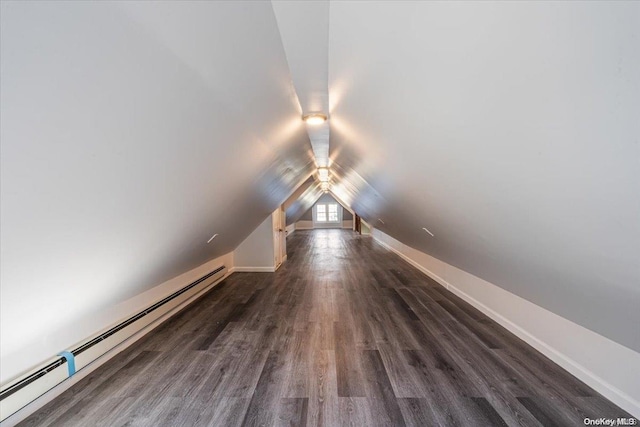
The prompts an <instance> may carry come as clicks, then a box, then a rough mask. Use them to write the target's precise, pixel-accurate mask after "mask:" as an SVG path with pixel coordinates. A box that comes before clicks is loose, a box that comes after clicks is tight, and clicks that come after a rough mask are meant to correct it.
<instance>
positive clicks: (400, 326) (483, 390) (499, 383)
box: [20, 230, 629, 427]
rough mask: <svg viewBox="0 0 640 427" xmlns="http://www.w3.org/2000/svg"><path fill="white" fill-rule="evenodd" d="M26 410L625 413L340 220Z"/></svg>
mask: <svg viewBox="0 0 640 427" xmlns="http://www.w3.org/2000/svg"><path fill="white" fill-rule="evenodd" d="M287 245H288V261H287V262H285V263H284V264H283V266H282V267H281V268H280V269H279V270H278V271H277V272H276V273H235V274H233V275H231V276H230V277H229V278H227V279H226V280H225V281H224V282H223V283H221V284H220V285H218V286H217V287H216V288H214V289H213V290H211V291H210V292H208V293H207V294H206V295H205V296H204V297H202V298H201V299H199V300H198V301H197V302H195V303H194V304H192V305H191V306H189V307H187V308H186V309H185V310H183V311H182V312H180V313H179V314H178V315H176V316H174V317H173V318H171V319H169V320H168V321H166V322H165V323H164V324H162V325H161V326H160V327H159V328H157V329H156V330H155V331H153V332H152V333H150V334H149V335H147V336H146V337H145V338H143V339H142V340H141V341H139V342H138V343H136V344H134V345H133V346H132V347H130V348H129V349H127V350H126V351H124V352H123V353H121V354H120V355H119V356H117V357H116V358H115V359H113V360H111V361H109V362H108V363H107V364H105V365H104V366H102V367H101V368H99V369H98V370H96V371H95V372H93V373H92V374H91V375H89V376H88V377H87V378H85V379H83V380H82V381H81V382H79V383H78V384H77V385H75V386H74V387H73V388H71V389H70V390H68V391H67V392H65V393H64V394H62V395H61V396H59V397H58V398H57V399H55V400H54V401H52V402H51V403H49V404H48V405H46V406H45V407H43V408H42V409H41V410H39V411H38V412H36V413H35V414H33V415H32V416H31V417H29V418H28V419H26V420H25V421H24V422H23V423H21V424H20V425H21V426H61V425H64V426H86V425H91V426H110V427H112V426H216V427H218V426H241V425H242V426H244V425H247V426H257V425H264V426H285V425H286V426H303V425H310V426H342V425H345V426H346V425H352V426H378V425H381V426H403V425H407V426H474V427H475V426H519V425H521V426H579V425H583V419H584V418H585V417H592V418H599V417H614V418H616V417H628V416H629V414H627V413H626V412H624V411H623V410H621V409H620V408H618V407H616V406H615V405H613V404H612V403H610V402H609V401H607V400H606V399H605V398H603V397H602V396H600V395H599V394H598V393H596V392H595V391H594V390H592V389H590V388H589V387H587V386H586V385H585V384H583V383H582V382H580V381H579V380H577V379H576V378H574V377H572V376H571V375H570V374H568V373H567V372H565V371H564V370H563V369H561V368H560V367H558V366H557V365H555V364H553V363H552V362H551V361H549V360H548V359H547V358H545V357H544V356H543V355H541V354H540V353H538V352H537V351H535V350H534V349H533V348H531V347H530V346H528V345H527V344H525V343H524V342H522V341H521V340H519V339H518V338H516V337H515V336H513V335H512V334H510V333H509V332H507V331H506V330H505V329H503V328H502V327H500V326H499V325H498V324H496V323H495V322H493V321H491V320H490V319H489V318H487V317H486V316H485V315H483V314H482V313H481V312H479V311H477V310H475V309H474V308H473V307H471V306H470V305H468V304H467V303H465V302H464V301H462V300H461V299H459V298H457V297H456V296H454V295H453V294H451V293H449V292H448V291H446V290H445V289H444V288H442V287H440V286H439V285H438V284H437V283H435V282H434V281H432V280H431V279H429V278H428V277H426V276H424V275H423V274H422V273H420V272H419V271H418V270H416V269H415V268H413V267H412V266H410V265H408V264H407V263H405V262H404V261H402V260H401V259H400V258H399V257H397V256H396V255H395V254H393V253H390V252H388V251H387V250H386V249H384V248H383V247H382V246H380V245H379V244H377V243H376V242H375V241H373V240H372V239H371V237H366V236H358V235H356V234H354V233H353V232H351V231H344V230H315V231H296V232H295V233H294V234H293V235H292V236H290V237H289V238H288V239H287Z"/></svg>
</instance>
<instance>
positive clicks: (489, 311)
mask: <svg viewBox="0 0 640 427" xmlns="http://www.w3.org/2000/svg"><path fill="white" fill-rule="evenodd" d="M372 236H373V237H374V238H375V239H376V240H378V241H379V242H380V243H382V244H383V245H384V246H386V247H388V248H389V249H391V250H393V251H394V252H396V253H397V254H398V255H400V256H401V257H403V258H404V259H405V260H406V261H407V262H409V263H410V264H412V265H414V266H415V267H417V268H418V269H420V270H421V271H423V272H424V273H426V274H427V275H428V276H430V277H432V278H433V279H435V280H436V281H437V282H439V283H440V284H442V285H443V286H445V287H446V288H447V289H449V290H450V291H451V292H453V293H454V294H456V295H458V296H460V297H461V298H463V299H464V300H466V301H467V302H469V303H470V304H472V305H473V306H475V307H476V308H478V309H479V310H480V311H482V312H483V313H485V314H486V315H488V316H489V317H491V318H492V319H494V320H495V321H497V322H498V323H500V324H501V325H502V326H504V327H505V328H507V329H508V330H510V331H511V332H513V333H514V334H515V335H517V336H518V337H520V338H521V339H523V340H524V341H526V342H527V343H529V344H530V345H532V346H533V347H534V348H536V349H537V350H538V351H540V352H542V353H543V354H545V355H546V356H547V357H549V358H550V359H551V360H553V361H554V362H556V363H557V364H559V365H560V366H562V367H563V368H565V369H566V370H567V371H569V372H571V373H572V374H573V375H575V376H576V377H578V378H579V379H581V380H582V381H584V382H585V383H587V384H588V385H589V386H591V387H593V388H594V389H595V390H596V391H598V392H600V393H602V394H603V395H604V396H606V397H607V398H609V399H610V400H611V401H613V402H614V403H616V404H617V405H619V406H620V407H622V408H623V409H625V410H627V411H629V412H630V413H631V414H634V415H635V416H640V353H637V352H635V351H633V350H631V349H629V348H628V347H625V346H622V345H620V344H618V343H616V342H614V341H612V340H610V339H608V338H606V337H604V336H602V335H600V334H597V333H595V332H593V331H590V330H589V329H586V328H584V327H582V326H580V325H578V324H576V323H574V322H571V321H570V320H567V319H565V318H562V317H560V316H558V315H556V314H554V313H552V312H550V311H548V310H546V309H544V308H542V307H540V306H538V305H536V304H533V303H531V302H529V301H527V300H525V299H523V298H520V297H519V296H517V295H514V294H512V293H510V292H508V291H506V290H504V289H502V288H500V287H498V286H496V285H494V284H492V283H489V282H487V281H485V280H483V279H481V278H479V277H476V276H474V275H472V274H469V273H467V272H465V271H463V270H460V269H459V268H456V267H454V266H451V265H449V264H447V263H445V262H442V261H440V260H438V259H436V258H434V257H432V256H430V255H427V254H425V253H423V252H420V251H418V250H416V249H413V248H411V247H409V246H407V245H405V244H403V243H401V242H399V241H397V240H396V239H394V238H392V237H390V236H388V235H387V234H385V233H383V232H381V231H380V230H377V229H374V230H373V232H372ZM636 326H637V325H636Z"/></svg>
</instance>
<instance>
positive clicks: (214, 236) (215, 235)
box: [207, 234, 218, 243]
mask: <svg viewBox="0 0 640 427" xmlns="http://www.w3.org/2000/svg"><path fill="white" fill-rule="evenodd" d="M217 236H218V234H214V235H213V236H211V238H210V239H209V240H207V243H211V241H212V240H213V239H215V238H216V237H217Z"/></svg>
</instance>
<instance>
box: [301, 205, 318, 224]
mask: <svg viewBox="0 0 640 427" xmlns="http://www.w3.org/2000/svg"><path fill="white" fill-rule="evenodd" d="M314 207H315V205H313V206H311V207H310V208H309V209H307V211H306V212H305V213H304V214H302V216H301V217H300V219H299V221H313V208H314Z"/></svg>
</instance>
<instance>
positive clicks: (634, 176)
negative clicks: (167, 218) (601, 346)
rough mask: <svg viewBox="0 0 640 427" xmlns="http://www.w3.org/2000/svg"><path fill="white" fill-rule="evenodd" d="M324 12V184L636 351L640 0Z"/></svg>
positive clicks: (461, 264) (390, 229)
mask: <svg viewBox="0 0 640 427" xmlns="http://www.w3.org/2000/svg"><path fill="white" fill-rule="evenodd" d="M330 23H331V25H330V31H329V99H330V105H332V109H331V111H330V113H331V120H330V124H331V159H332V160H333V164H332V169H333V171H334V173H333V174H332V176H333V177H334V178H337V179H338V182H337V184H336V185H334V186H333V188H332V191H333V192H335V194H337V195H338V196H339V197H340V198H341V199H342V200H344V201H345V202H346V203H347V204H348V205H349V206H350V207H351V208H353V209H354V210H355V212H357V213H358V214H359V215H361V216H362V217H363V218H364V220H366V221H367V222H368V223H369V224H375V225H376V227H380V229H381V230H382V231H384V232H385V233H387V234H389V235H391V236H393V237H394V238H396V239H398V240H400V241H401V242H403V243H405V244H407V245H409V246H411V247H414V248H417V249H419V250H420V251H422V252H424V253H428V254H429V255H431V256H433V257H435V258H437V259H440V260H442V261H444V262H446V263H447V264H449V265H453V266H456V267H458V268H459V269H461V270H464V271H467V272H469V273H471V274H473V275H475V276H477V277H481V278H483V279H484V280H486V281H488V282H490V283H493V284H495V285H497V286H500V287H502V288H503V289H505V290H506V291H508V292H510V293H512V294H516V295H518V296H520V297H522V298H525V299H526V300H528V301H531V302H533V303H534V304H536V305H538V306H541V307H544V308H545V309H547V310H549V311H551V312H554V313H556V314H557V315H559V316H562V317H564V318H566V319H569V320H571V321H572V322H575V323H577V324H580V325H582V326H584V327H585V328H588V329H591V330H593V331H595V332H597V333H599V334H601V335H604V336H606V337H608V338H610V339H612V340H614V341H616V342H618V343H620V344H622V345H625V346H627V347H630V348H632V349H634V350H636V351H640V333H639V328H638V325H640V310H639V309H638V305H639V302H640V262H639V260H640V220H639V219H640V142H639V141H640V120H638V117H640V33H639V28H640V2H604V1H603V2H426V1H425V2H419V1H414V2H332V3H331V8H330ZM354 53H356V54H354ZM378 218H381V219H382V220H383V221H384V223H385V225H382V223H380V222H379V221H378ZM422 227H426V228H427V229H428V230H430V231H431V232H432V233H434V234H435V238H432V237H430V236H429V235H428V234H427V233H426V232H425V231H423V230H422Z"/></svg>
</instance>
